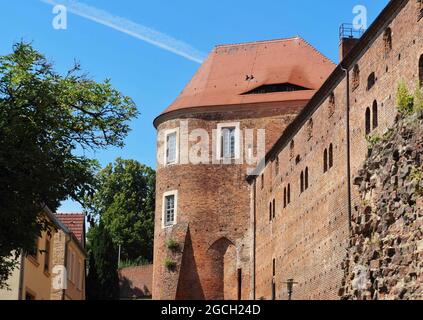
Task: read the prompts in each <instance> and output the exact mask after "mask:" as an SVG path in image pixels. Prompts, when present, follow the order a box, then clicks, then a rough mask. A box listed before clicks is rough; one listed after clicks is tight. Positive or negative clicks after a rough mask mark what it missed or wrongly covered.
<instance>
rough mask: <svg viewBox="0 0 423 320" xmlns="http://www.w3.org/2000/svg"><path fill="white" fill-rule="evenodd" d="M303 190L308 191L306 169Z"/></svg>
mask: <svg viewBox="0 0 423 320" xmlns="http://www.w3.org/2000/svg"><path fill="white" fill-rule="evenodd" d="M304 176H305V177H304V190H307V189H308V167H307V168H306V169H305V175H304Z"/></svg>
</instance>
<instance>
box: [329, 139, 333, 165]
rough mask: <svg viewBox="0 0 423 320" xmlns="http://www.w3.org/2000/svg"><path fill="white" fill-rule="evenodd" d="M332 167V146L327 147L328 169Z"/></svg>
mask: <svg viewBox="0 0 423 320" xmlns="http://www.w3.org/2000/svg"><path fill="white" fill-rule="evenodd" d="M332 167H333V144H330V146H329V168H332Z"/></svg>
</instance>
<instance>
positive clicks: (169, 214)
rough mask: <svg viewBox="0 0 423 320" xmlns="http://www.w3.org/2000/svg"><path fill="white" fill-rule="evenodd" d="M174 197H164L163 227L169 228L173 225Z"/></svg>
mask: <svg viewBox="0 0 423 320" xmlns="http://www.w3.org/2000/svg"><path fill="white" fill-rule="evenodd" d="M175 211H176V195H175V194H169V195H165V197H164V226H165V227H170V226H172V225H174V224H175V220H176V219H175Z"/></svg>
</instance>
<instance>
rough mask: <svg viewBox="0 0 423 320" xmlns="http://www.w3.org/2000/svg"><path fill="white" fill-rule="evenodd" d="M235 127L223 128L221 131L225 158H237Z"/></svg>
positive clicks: (222, 150) (222, 155) (222, 152)
mask: <svg viewBox="0 0 423 320" xmlns="http://www.w3.org/2000/svg"><path fill="white" fill-rule="evenodd" d="M235 131H236V128H235V127H230V128H222V132H221V136H220V137H221V157H222V158H224V159H234V158H235Z"/></svg>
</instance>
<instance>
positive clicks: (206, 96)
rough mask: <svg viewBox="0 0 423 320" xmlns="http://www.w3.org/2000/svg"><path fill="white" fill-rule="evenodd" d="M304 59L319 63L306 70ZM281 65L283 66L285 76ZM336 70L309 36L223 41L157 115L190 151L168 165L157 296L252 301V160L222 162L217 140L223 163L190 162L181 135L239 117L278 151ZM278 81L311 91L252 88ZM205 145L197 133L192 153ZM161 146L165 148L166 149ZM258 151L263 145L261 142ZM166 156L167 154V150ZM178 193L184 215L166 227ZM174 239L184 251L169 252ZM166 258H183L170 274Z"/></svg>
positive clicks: (163, 177) (162, 168) (163, 178)
mask: <svg viewBox="0 0 423 320" xmlns="http://www.w3.org/2000/svg"><path fill="white" fill-rule="evenodd" d="M260 60H262V62H261V63H257V62H258V61H260ZM303 60H306V61H313V62H314V65H313V66H311V65H310V66H307V67H301V64H302V62H303ZM255 63H256V64H255ZM275 67H278V68H279V69H281V70H282V77H281V76H280V75H279V74H278V73H277V72H275ZM333 68H334V65H333V64H332V63H331V62H330V61H329V60H328V59H326V58H325V57H323V56H322V55H321V54H319V53H318V52H317V51H316V50H315V49H314V48H312V47H311V46H310V45H309V44H307V43H306V42H305V41H303V40H302V39H300V38H293V39H286V40H279V41H270V42H261V43H252V44H243V45H230V46H223V47H217V48H216V49H215V50H214V51H213V52H212V54H211V55H210V57H209V58H208V59H207V61H206V62H205V63H204V65H203V66H202V67H201V68H200V70H199V71H198V72H197V74H196V75H195V76H194V78H193V80H192V81H191V83H190V84H188V86H187V88H186V89H185V90H184V92H183V93H182V94H181V96H180V97H178V99H177V100H176V102H175V103H174V104H173V105H172V106H171V107H170V108H169V109H168V110H167V111H166V112H165V113H164V114H162V115H161V116H160V117H159V118H158V119H157V120H156V125H157V129H158V131H159V133H160V132H162V133H163V132H164V133H165V132H166V131H167V130H171V129H175V128H177V129H178V130H179V132H178V136H179V142H178V145H179V146H180V148H179V149H181V150H180V159H179V160H180V161H179V162H178V163H177V164H174V165H164V164H163V163H160V162H159V164H158V170H157V203H156V224H155V243H154V247H155V249H154V278H153V298H156V299H237V298H242V299H248V298H250V297H251V292H252V290H251V289H252V288H251V287H250V282H251V281H250V280H251V278H252V274H251V262H252V259H251V253H252V247H251V246H252V229H251V226H250V221H251V220H250V194H249V185H248V183H247V181H246V179H245V178H246V175H247V167H248V165H247V164H246V163H238V161H232V164H231V165H228V164H220V162H219V161H217V163H216V159H214V158H213V153H212V151H213V148H214V145H215V143H214V142H212V143H210V145H209V159H213V161H214V162H213V163H211V162H210V163H202V164H193V163H185V164H184V163H183V159H182V157H183V150H182V149H183V144H182V143H181V141H184V140H185V139H186V140H187V139H188V137H187V135H188V132H191V131H193V130H197V129H202V130H205V131H206V132H207V134H208V136H209V137H210V138H211V139H212V137H213V139H217V138H216V132H215V131H216V130H217V128H218V127H219V125H222V124H226V123H236V124H237V125H238V126H239V129H240V132H241V135H242V136H244V132H245V131H244V130H245V129H253V130H254V135H255V136H256V135H257V132H258V130H259V129H264V130H265V131H266V139H265V144H266V146H265V147H266V150H270V148H271V147H272V146H273V145H274V143H275V142H276V140H277V139H278V138H279V137H280V135H281V134H282V132H283V131H284V129H285V128H286V127H287V126H288V125H289V124H290V123H291V122H292V121H293V119H294V118H295V117H296V115H297V114H298V112H299V111H301V109H302V108H303V107H304V105H305V104H306V103H307V102H308V100H309V99H310V97H311V96H312V95H313V94H314V93H315V90H316V89H318V88H319V87H320V85H321V84H322V82H323V80H324V79H326V77H327V76H328V74H329V73H330V72H331V71H332V70H333ZM313 69H314V70H313ZM283 71H285V73H283ZM246 74H247V76H246ZM278 83H281V84H282V85H286V84H287V83H289V84H290V85H291V84H295V85H302V86H304V88H306V89H305V90H301V91H300V92H290V91H284V92H272V93H269V94H251V95H248V94H246V93H247V92H249V91H250V90H251V89H253V88H255V87H262V86H263V85H267V84H271V85H273V84H278ZM183 122H185V123H186V126H187V129H184V128H183ZM185 131H187V132H185ZM159 136H160V134H159ZM191 140H192V139H191ZM213 141H214V140H213ZM240 142H242V139H240ZM197 143H198V139H197V138H195V139H193V141H190V142H189V145H188V148H186V149H190V148H191V147H192V146H193V145H195V144H197ZM158 147H159V150H160V147H161V145H160V144H159V146H158ZM251 147H252V149H253V150H256V147H257V139H255V141H254V142H253V144H252V146H251ZM178 151H179V150H178ZM244 151H245V149H242V150H241V154H242V155H243V154H244ZM158 157H159V159H163V157H164V154H163V151H162V152H159V154H158ZM254 166H255V165H254ZM254 166H253V168H254ZM169 191H177V192H178V195H177V219H176V220H177V221H176V224H175V225H173V226H171V227H170V228H169V227H168V228H164V227H163V216H164V209H163V197H164V194H165V193H166V192H169ZM170 240H172V241H174V242H176V243H177V244H178V246H179V250H173V251H172V250H170V249H169V248H168V245H167V242H169V241H170ZM166 258H167V259H168V260H169V259H172V260H173V261H174V262H176V267H174V268H171V270H169V269H170V268H168V266H165V261H166Z"/></svg>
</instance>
